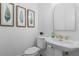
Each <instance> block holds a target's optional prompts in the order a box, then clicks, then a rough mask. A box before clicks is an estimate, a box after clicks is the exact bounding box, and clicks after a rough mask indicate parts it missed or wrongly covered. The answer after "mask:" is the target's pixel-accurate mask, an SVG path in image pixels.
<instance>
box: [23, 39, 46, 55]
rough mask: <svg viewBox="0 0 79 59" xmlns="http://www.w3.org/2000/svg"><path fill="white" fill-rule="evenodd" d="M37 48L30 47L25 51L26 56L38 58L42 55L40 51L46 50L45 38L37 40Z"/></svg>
mask: <svg viewBox="0 0 79 59" xmlns="http://www.w3.org/2000/svg"><path fill="white" fill-rule="evenodd" d="M36 43H37V44H36V46H35V47H30V48H28V49H26V50H25V52H24V56H37V55H40V51H41V50H43V49H45V48H46V42H45V40H44V38H37V39H36Z"/></svg>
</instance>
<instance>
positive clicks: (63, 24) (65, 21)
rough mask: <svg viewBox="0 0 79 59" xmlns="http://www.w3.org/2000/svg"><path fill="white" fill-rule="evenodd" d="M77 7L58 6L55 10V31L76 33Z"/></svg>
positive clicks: (70, 4) (72, 5)
mask: <svg viewBox="0 0 79 59" xmlns="http://www.w3.org/2000/svg"><path fill="white" fill-rule="evenodd" d="M75 30H76V19H75V5H74V4H72V3H65V4H58V5H56V7H55V9H54V31H75Z"/></svg>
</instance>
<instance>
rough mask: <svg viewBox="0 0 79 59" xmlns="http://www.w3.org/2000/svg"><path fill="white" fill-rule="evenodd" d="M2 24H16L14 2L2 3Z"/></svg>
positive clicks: (0, 7) (0, 17)
mask: <svg viewBox="0 0 79 59" xmlns="http://www.w3.org/2000/svg"><path fill="white" fill-rule="evenodd" d="M0 26H10V27H13V26H14V4H12V3H0Z"/></svg>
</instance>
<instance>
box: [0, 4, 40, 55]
mask: <svg viewBox="0 0 79 59" xmlns="http://www.w3.org/2000/svg"><path fill="white" fill-rule="evenodd" d="M16 5H21V6H23V7H25V8H26V9H32V10H34V11H35V28H27V27H26V28H21V27H16V22H15V25H14V27H1V26H0V56H1V55H6V56H7V55H9V56H10V55H20V54H22V53H23V52H24V50H25V49H26V48H28V47H31V46H32V45H33V43H34V39H35V37H36V36H37V28H38V7H37V4H32V3H28V4H15V10H16ZM14 20H15V21H16V15H15V19H14Z"/></svg>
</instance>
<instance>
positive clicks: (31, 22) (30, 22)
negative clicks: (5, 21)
mask: <svg viewBox="0 0 79 59" xmlns="http://www.w3.org/2000/svg"><path fill="white" fill-rule="evenodd" d="M27 27H31V28H32V27H35V11H33V10H30V9H28V10H27Z"/></svg>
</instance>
